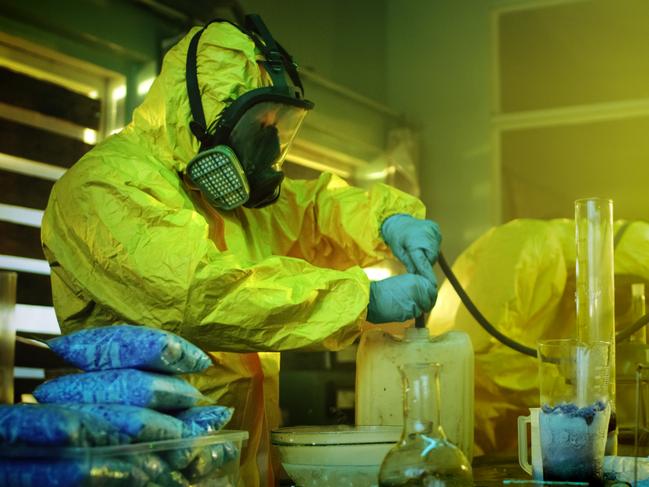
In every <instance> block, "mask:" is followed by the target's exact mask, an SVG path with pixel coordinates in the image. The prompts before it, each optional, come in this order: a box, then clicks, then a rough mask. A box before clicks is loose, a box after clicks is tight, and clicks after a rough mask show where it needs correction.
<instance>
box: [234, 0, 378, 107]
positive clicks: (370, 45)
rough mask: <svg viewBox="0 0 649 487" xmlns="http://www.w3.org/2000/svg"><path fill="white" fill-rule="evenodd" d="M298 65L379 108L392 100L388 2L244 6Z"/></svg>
mask: <svg viewBox="0 0 649 487" xmlns="http://www.w3.org/2000/svg"><path fill="white" fill-rule="evenodd" d="M240 3H241V5H242V6H243V8H244V9H245V10H246V12H249V13H252V12H254V13H258V14H260V15H261V17H262V18H263V19H264V21H265V22H266V24H268V27H269V29H270V30H271V32H272V33H273V35H275V36H276V37H277V39H278V40H279V42H280V43H281V44H282V45H283V46H284V47H285V48H286V50H287V51H288V52H289V53H291V55H292V56H293V58H294V59H295V60H296V61H297V63H298V64H299V65H300V66H301V67H303V68H305V69H309V70H313V71H315V72H316V73H318V74H320V75H321V76H324V77H326V78H328V79H330V80H332V81H335V82H336V83H339V84H342V85H344V86H346V87H348V88H351V89H352V90H354V91H356V92H358V93H360V94H363V95H365V96H367V97H369V98H372V99H374V100H376V101H379V102H385V100H386V79H387V77H386V58H385V47H386V30H385V22H386V17H385V16H386V4H389V3H390V2H386V1H385V0H355V1H348V0H328V1H322V0H302V1H301V0H276V1H268V0H241V2H240Z"/></svg>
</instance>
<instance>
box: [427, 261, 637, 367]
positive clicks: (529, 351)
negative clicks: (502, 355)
mask: <svg viewBox="0 0 649 487" xmlns="http://www.w3.org/2000/svg"><path fill="white" fill-rule="evenodd" d="M437 262H438V263H439V266H440V267H441V268H442V271H443V272H444V275H445V276H446V278H447V279H448V280H449V282H450V283H451V285H452V286H453V289H455V292H456V293H457V295H458V296H459V297H460V300H461V301H462V303H464V306H466V309H467V310H469V313H471V315H472V316H473V317H474V318H475V319H476V321H477V322H478V323H479V324H480V326H482V328H484V330H485V331H486V332H487V333H489V334H490V335H491V336H493V337H494V338H495V339H496V340H498V341H499V342H500V343H502V344H503V345H505V346H507V347H509V348H511V349H513V350H516V351H517V352H521V353H524V354H525V355H529V356H530V357H536V356H537V354H536V350H534V349H533V348H530V347H527V346H525V345H523V344H522V343H518V342H517V341H515V340H512V339H511V338H509V337H507V336H505V335H503V334H502V333H500V332H499V331H498V330H497V329H496V328H495V327H494V326H493V325H492V324H491V323H489V321H487V319H486V318H485V317H484V315H483V314H482V313H481V312H480V310H479V309H478V308H477V307H476V305H475V304H473V301H471V298H470V297H469V296H468V295H467V293H466V292H465V291H464V288H462V285H461V284H460V281H458V280H457V277H455V274H453V271H452V270H451V267H450V266H449V265H448V262H446V259H445V258H444V255H443V254H442V253H441V252H440V253H439V256H438V258H437ZM647 324H649V313H647V314H645V315H644V316H642V317H641V318H640V319H639V320H637V321H636V322H635V323H633V324H632V325H629V326H628V327H627V328H625V329H624V330H622V331H620V332H618V333H617V334H616V335H615V340H616V341H618V342H621V341H623V340H626V339H627V338H629V337H630V336H631V335H633V334H634V333H635V332H637V331H638V330H640V329H642V327H644V326H647Z"/></svg>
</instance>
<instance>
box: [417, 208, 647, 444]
mask: <svg viewBox="0 0 649 487" xmlns="http://www.w3.org/2000/svg"><path fill="white" fill-rule="evenodd" d="M615 231H616V245H615V293H616V299H615V301H616V315H617V316H616V318H617V320H616V321H617V322H618V324H621V322H622V321H623V319H622V317H623V316H624V314H625V313H627V312H628V309H629V305H630V297H631V284H633V283H649V223H647V222H643V221H634V222H622V221H618V222H616V224H615ZM575 255H576V245H575V224H574V221H573V220H568V219H556V220H532V219H520V220H513V221H510V222H508V223H506V224H504V225H500V226H497V227H494V228H492V229H490V230H489V231H488V232H486V233H485V234H484V235H482V236H481V237H480V238H478V239H477V240H476V241H475V242H474V243H472V244H471V245H470V246H469V247H468V248H467V249H466V250H465V251H464V252H463V253H462V254H461V255H460V256H459V257H458V259H457V260H456V261H455V263H454V264H453V272H454V273H455V274H456V276H457V278H458V280H459V281H460V283H461V284H462V286H463V287H464V289H465V290H466V292H467V294H468V295H469V296H470V297H471V299H472V301H473V302H474V303H475V305H476V306H477V307H478V309H479V310H480V311H481V312H482V314H483V315H484V316H485V317H486V318H487V319H488V320H489V322H490V323H491V324H492V325H494V326H495V328H496V329H498V330H499V331H500V332H501V333H503V334H504V335H506V336H507V337H509V338H511V339H513V340H515V341H517V342H519V343H521V344H523V345H525V346H527V347H531V348H532V349H535V348H536V344H537V341H538V340H540V339H548V338H573V337H575V336H577V325H576V319H575ZM428 323H429V325H430V326H431V329H432V331H434V332H435V333H441V332H443V331H446V330H448V329H458V330H463V331H465V332H467V333H468V334H469V335H470V336H471V341H472V343H473V348H474V350H475V449H476V453H477V455H480V454H484V453H491V454H493V453H503V452H515V451H517V434H516V423H517V417H518V416H527V415H528V414H529V408H531V407H539V389H538V364H537V359H535V358H533V357H530V356H527V355H523V354H522V353H520V352H518V351H515V350H512V349H511V348H508V347H506V346H505V345H503V344H502V343H500V342H499V341H498V340H496V339H495V338H494V337H492V336H491V335H490V334H488V333H487V332H486V331H485V330H484V329H482V328H481V327H480V325H479V324H478V323H477V322H476V321H475V319H474V318H473V317H472V316H471V315H470V314H469V312H468V311H467V309H466V308H465V306H464V305H463V304H462V303H461V302H460V299H459V297H458V296H457V294H456V293H455V291H454V290H453V288H452V287H451V285H450V283H449V282H448V281H447V282H445V283H444V284H443V285H442V287H441V289H440V293H439V303H438V305H437V306H435V309H434V310H433V311H432V313H431V314H430V318H429V321H428ZM628 324H630V323H626V324H625V325H628Z"/></svg>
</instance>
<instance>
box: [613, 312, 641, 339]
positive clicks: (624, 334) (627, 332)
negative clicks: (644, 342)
mask: <svg viewBox="0 0 649 487" xmlns="http://www.w3.org/2000/svg"><path fill="white" fill-rule="evenodd" d="M648 323H649V313H647V314H646V315H644V316H642V317H640V319H639V320H638V321H636V322H635V323H633V324H632V325H629V326H627V327H626V328H625V329H624V330H621V331H619V332H618V333H617V334H616V335H615V340H616V341H618V342H621V341H623V340H626V339H627V338H629V337H630V336H631V335H633V334H634V333H635V332H636V331H638V330H640V329H641V328H642V327H643V326H647V324H648Z"/></svg>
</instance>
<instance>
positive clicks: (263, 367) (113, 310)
mask: <svg viewBox="0 0 649 487" xmlns="http://www.w3.org/2000/svg"><path fill="white" fill-rule="evenodd" d="M194 32H195V29H194V30H192V31H191V32H190V33H189V34H188V36H187V37H185V38H184V39H183V40H182V41H180V42H179V43H178V44H177V45H176V46H174V47H173V48H172V49H171V50H170V51H169V52H168V53H167V54H166V56H165V59H164V61H163V64H162V70H161V73H160V75H159V76H158V77H157V78H156V80H155V82H154V83H153V85H152V87H151V89H150V91H149V93H148V95H147V96H146V98H145V100H144V102H143V103H142V105H140V107H138V108H137V109H136V110H135V112H134V115H133V121H132V122H131V123H130V124H129V125H128V126H127V127H126V128H125V129H124V130H123V131H122V132H120V133H118V134H115V135H113V136H110V137H109V138H107V139H105V140H104V141H102V142H100V143H99V144H98V145H97V146H96V147H95V148H93V149H92V150H91V151H90V152H89V153H87V154H86V155H85V156H84V157H83V158H82V159H81V160H80V161H78V162H77V163H76V164H75V165H74V166H73V167H72V168H70V169H69V170H68V171H67V172H66V174H64V175H63V177H62V178H61V179H60V180H59V181H57V183H56V184H55V185H54V188H53V190H52V193H51V195H50V199H49V202H48V206H47V209H46V211H45V214H44V217H43V223H42V243H43V249H44V252H45V256H46V258H47V259H48V261H49V262H50V264H51V266H52V268H51V271H52V272H51V280H52V293H53V299H54V306H55V310H56V315H57V318H58V321H59V323H60V325H61V328H62V330H63V332H71V331H74V330H76V329H80V328H84V327H91V326H104V325H109V324H112V323H118V322H127V323H133V324H140V325H146V326H152V327H159V328H163V329H166V330H169V331H171V332H174V333H177V334H179V335H181V336H183V337H185V338H187V339H188V340H190V341H192V342H194V343H196V344H197V345H198V346H200V347H201V348H203V349H204V350H206V351H209V353H210V355H211V357H212V360H213V364H214V365H213V367H210V368H209V369H208V370H207V371H206V372H205V373H202V374H193V375H190V376H189V377H188V378H189V380H190V381H191V382H192V383H194V384H195V385H196V386H197V387H198V388H199V389H201V391H203V392H204V393H206V394H207V395H209V397H211V398H212V399H213V400H215V401H216V402H218V403H220V404H224V405H228V406H232V407H234V408H235V414H234V417H233V419H232V422H231V423H230V425H229V427H231V428H233V429H245V430H247V431H248V432H249V434H250V438H249V440H248V444H247V447H246V448H245V449H244V451H243V453H242V468H241V484H242V485H246V486H253V487H254V486H256V485H273V483H274V477H273V470H272V469H271V468H269V466H268V459H269V458H270V453H269V447H270V445H269V434H268V433H269V431H268V430H269V429H271V428H274V427H277V426H278V424H279V417H280V415H279V409H278V394H279V388H278V375H279V355H278V354H277V353H274V352H277V351H281V350H290V349H331V350H336V349H340V348H343V347H345V346H347V345H349V344H351V343H352V342H353V340H354V339H355V338H356V337H357V336H358V334H359V331H360V326H361V324H363V323H364V320H365V315H366V309H367V305H368V301H369V284H370V283H369V280H368V278H367V277H366V275H365V273H364V272H363V271H362V269H361V267H360V266H363V265H366V264H368V263H371V262H374V261H376V260H377V259H380V258H381V257H383V256H386V255H387V252H388V251H387V249H386V247H385V245H384V244H383V242H382V240H381V238H380V235H379V232H378V228H379V225H380V222H381V221H382V220H383V219H384V218H385V217H387V216H389V215H391V214H394V213H409V214H412V215H413V216H418V217H422V216H423V212H424V210H423V205H422V204H421V202H419V201H418V200H417V199H416V198H414V197H410V196H408V195H405V194H404V193H401V192H399V191H397V190H395V189H392V188H389V187H387V186H383V185H377V187H376V188H375V189H373V190H372V191H370V192H369V193H366V192H364V191H361V190H357V189H354V188H350V187H349V186H347V184H346V183H345V182H344V181H342V180H341V179H339V178H337V177H334V176H331V175H328V174H324V175H322V176H321V177H320V178H319V179H318V180H316V181H291V180H286V182H285V184H284V186H283V190H282V193H281V196H280V198H279V199H278V201H277V202H276V203H275V204H273V205H271V206H268V207H266V208H262V209H248V208H238V209H236V210H234V211H230V212H225V211H223V212H220V211H217V210H215V209H213V208H211V209H208V208H206V207H205V204H204V202H203V201H202V200H201V198H200V197H197V195H196V194H195V193H194V192H193V191H192V190H190V189H189V188H187V187H186V186H185V185H184V183H183V177H182V172H183V171H184V169H185V167H186V165H187V163H188V162H189V160H190V159H191V158H192V157H193V156H194V155H195V154H196V153H197V151H198V143H197V141H196V140H195V138H194V136H193V135H192V133H191V132H190V130H189V121H190V119H191V115H190V107H189V101H188V99H187V95H186V89H185V59H186V53H187V47H188V44H189V39H190V38H191V37H192V35H193V33H194ZM197 59H198V80H199V87H200V91H201V95H202V103H203V107H204V110H205V117H206V120H208V123H209V121H212V120H214V119H215V118H216V117H217V116H218V115H219V113H220V112H221V111H222V110H223V108H224V107H225V106H226V105H227V104H228V103H230V101H231V100H234V99H236V98H237V97H238V96H240V95H241V94H243V93H245V92H247V91H249V90H252V89H255V88H258V87H261V86H265V85H267V84H268V83H269V82H270V81H269V79H268V77H267V75H265V74H264V73H263V72H262V71H261V70H260V69H259V67H258V64H257V60H258V59H259V53H258V52H256V50H255V46H254V43H253V42H252V41H251V40H250V39H249V38H248V37H246V36H245V35H243V34H242V33H241V32H240V31H239V30H238V29H237V28H235V27H234V26H231V25H230V24H227V23H213V24H210V26H209V27H208V28H207V29H206V30H205V31H204V33H203V35H202V36H201V40H200V43H199V46H198V52H197Z"/></svg>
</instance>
